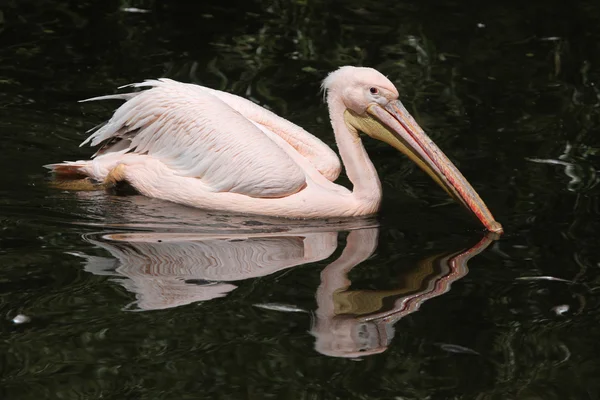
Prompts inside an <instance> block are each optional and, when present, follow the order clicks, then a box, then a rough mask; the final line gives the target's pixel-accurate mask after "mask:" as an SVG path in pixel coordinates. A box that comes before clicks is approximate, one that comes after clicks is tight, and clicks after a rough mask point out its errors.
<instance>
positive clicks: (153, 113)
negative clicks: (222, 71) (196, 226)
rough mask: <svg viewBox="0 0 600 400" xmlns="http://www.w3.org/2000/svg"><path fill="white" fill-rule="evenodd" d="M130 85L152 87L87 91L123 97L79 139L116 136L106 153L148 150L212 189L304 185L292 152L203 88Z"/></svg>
mask: <svg viewBox="0 0 600 400" xmlns="http://www.w3.org/2000/svg"><path fill="white" fill-rule="evenodd" d="M133 86H135V87H142V86H149V87H151V89H149V90H144V91H141V92H137V93H127V94H124V95H115V96H103V97H98V98H94V99H90V100H100V99H114V98H118V99H125V100H127V101H126V102H125V104H123V105H122V106H121V107H119V108H118V109H117V110H116V111H115V113H114V115H113V116H112V118H111V119H110V120H109V121H108V122H107V123H106V125H104V126H102V127H100V128H99V129H98V130H97V131H96V132H94V133H93V134H92V135H91V136H90V137H89V138H88V139H87V140H86V141H85V142H83V143H82V145H84V144H86V143H88V142H89V141H91V144H92V146H95V145H97V144H99V143H101V142H104V141H107V140H108V141H109V143H110V140H111V139H112V140H116V139H121V140H120V141H117V143H115V144H112V145H111V146H110V153H112V154H114V152H115V151H119V152H122V153H137V154H144V155H148V156H150V157H152V158H155V159H158V160H160V161H161V162H163V163H164V164H165V165H167V166H168V167H170V168H171V169H173V170H175V171H176V172H177V173H178V174H179V175H181V176H187V177H194V178H199V179H200V180H201V181H202V183H203V184H205V185H206V186H207V187H208V188H209V190H213V191H218V192H234V193H240V194H245V195H247V196H252V197H282V196H287V195H289V194H292V193H296V192H297V191H299V190H300V189H302V187H304V185H305V180H306V176H305V173H304V171H303V170H302V169H301V168H300V167H299V166H298V165H297V164H296V163H295V162H294V161H293V160H292V159H291V157H290V156H288V154H287V153H286V152H285V151H284V150H283V149H282V148H281V147H279V146H278V145H277V144H276V143H275V142H273V141H272V140H271V139H269V137H268V136H266V135H265V134H264V133H263V132H262V131H261V130H260V129H259V128H257V127H256V126H255V125H254V123H253V122H252V121H249V120H248V119H247V118H246V117H244V116H242V115H241V114H240V113H239V112H237V111H236V110H234V109H233V108H232V107H230V106H229V105H228V104H226V103H225V102H223V101H222V100H220V99H219V98H217V97H216V96H214V95H213V94H211V93H210V92H208V91H207V90H206V89H204V88H202V87H200V86H197V85H190V84H184V83H179V82H175V81H172V80H168V79H161V80H153V81H147V82H144V83H140V84H135V85H133ZM102 156H103V154H102V152H99V154H98V156H97V158H100V157H102Z"/></svg>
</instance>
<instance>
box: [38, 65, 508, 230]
mask: <svg viewBox="0 0 600 400" xmlns="http://www.w3.org/2000/svg"><path fill="white" fill-rule="evenodd" d="M131 86H133V87H136V88H139V87H150V89H149V90H144V91H140V92H134V93H125V94H117V95H109V96H102V97H96V98H93V99H89V100H104V99H121V100H126V102H125V103H124V104H123V105H122V106H121V107H119V108H118V109H117V110H116V111H115V113H114V114H113V116H112V118H111V119H110V120H109V121H108V122H107V123H106V124H105V125H104V126H102V127H100V128H99V129H98V130H97V131H96V132H94V133H93V134H92V135H91V136H90V137H89V138H88V139H87V140H85V141H84V142H83V143H82V145H84V144H86V143H88V142H90V141H91V144H92V146H95V145H98V144H100V143H103V142H104V146H103V147H102V148H101V149H100V150H99V151H98V152H97V153H96V154H95V155H94V156H93V157H92V159H91V160H85V161H75V162H64V163H60V164H51V165H48V166H47V167H48V168H50V169H52V170H53V171H54V172H55V173H56V175H57V176H58V177H60V176H63V177H87V178H88V179H91V180H93V181H96V182H100V183H104V184H107V185H108V184H115V183H117V182H126V183H128V184H129V185H131V186H132V187H133V188H134V189H136V190H137V191H138V192H140V193H141V194H144V195H146V196H150V197H156V198H159V199H163V200H168V201H172V202H176V203H181V204H186V205H189V206H193V207H199V208H204V209H213V210H221V211H229V212H237V213H245V214H261V215H272V216H280V217H287V218H326V217H348V216H358V215H369V214H374V213H376V212H377V210H378V209H379V205H380V202H381V183H380V181H379V178H378V176H377V171H376V170H375V168H374V166H373V163H372V162H371V160H370V159H369V156H368V155H367V153H366V151H365V148H364V147H363V144H362V141H361V139H360V137H359V132H363V133H365V134H367V135H368V136H370V137H372V138H375V139H379V140H382V141H384V142H386V143H388V144H390V145H391V146H393V147H395V148H396V149H398V150H400V151H402V152H403V153H405V154H406V155H407V156H408V157H410V158H411V159H412V160H413V161H414V162H416V163H417V164H418V165H419V166H420V167H421V168H422V169H423V170H425V172H427V173H428V174H429V175H430V176H431V177H432V178H433V179H434V180H435V181H436V182H437V183H438V184H439V185H440V186H442V188H444V190H446V192H448V194H450V196H452V197H453V198H454V199H455V200H457V201H458V202H459V203H461V204H463V205H464V206H465V207H466V208H467V209H469V210H470V211H471V212H472V213H473V214H474V215H475V216H476V217H477V218H479V220H480V221H481V222H482V223H483V225H484V226H485V227H486V228H487V229H488V230H490V231H493V232H502V226H501V225H500V224H499V223H498V222H496V221H495V220H494V217H493V216H492V214H491V213H490V211H489V210H488V209H487V207H486V205H485V203H484V202H483V201H482V200H481V198H480V197H479V195H478V194H477V193H476V192H475V190H474V189H473V188H472V187H471V185H470V184H469V183H468V182H467V180H466V179H465V178H464V177H463V176H462V174H461V173H460V172H459V171H458V169H456V167H455V166H454V165H453V164H452V162H451V161H450V160H449V159H448V158H447V157H446V156H445V155H444V153H443V152H442V151H441V150H440V149H439V148H438V147H437V146H436V145H435V144H434V143H433V142H432V141H431V139H429V137H428V136H427V135H426V134H425V133H424V132H423V130H422V129H421V128H420V127H419V125H418V124H417V123H416V122H415V120H414V119H413V118H412V117H411V115H410V114H409V113H408V112H407V111H406V109H405V108H404V106H403V105H402V103H401V102H400V101H399V100H398V91H397V89H396V87H395V86H394V85H393V84H392V82H390V81H389V79H387V78H386V77H385V76H383V75H382V74H381V73H379V72H378V71H376V70H374V69H372V68H359V67H350V66H346V67H341V68H339V69H338V70H336V71H334V72H332V73H330V74H329V75H328V76H327V78H325V80H324V81H323V90H325V93H326V96H327V104H328V106H329V115H330V118H331V125H332V126H333V132H334V135H335V140H336V143H337V146H338V149H339V152H340V156H341V158H342V162H343V164H344V167H345V168H346V173H347V175H348V178H349V179H350V181H351V182H352V185H353V190H352V191H350V190H348V189H346V188H345V187H343V186H340V185H337V184H335V183H334V181H335V180H336V178H337V177H338V175H339V174H340V171H341V165H340V161H339V159H338V157H337V156H336V154H335V153H334V152H333V151H332V150H331V149H330V148H329V147H328V146H327V145H325V144H324V143H323V142H322V141H321V140H319V139H318V138H316V137H315V136H313V135H311V134H310V133H308V132H307V131H305V130H304V129H302V128H300V127H299V126H297V125H295V124H293V123H291V122H289V121H286V120H285V119H283V118H281V117H279V116H277V115H275V114H274V113H272V112H270V111H268V110H266V109H264V108H262V107H260V106H258V105H256V104H254V103H252V102H251V101H248V100H246V99H244V98H241V97H238V96H235V95H232V94H229V93H225V92H221V91H218V90H213V89H209V88H206V87H202V86H198V85H192V84H185V83H180V82H175V81H173V80H170V79H159V80H150V81H146V82H143V83H137V84H133V85H131Z"/></svg>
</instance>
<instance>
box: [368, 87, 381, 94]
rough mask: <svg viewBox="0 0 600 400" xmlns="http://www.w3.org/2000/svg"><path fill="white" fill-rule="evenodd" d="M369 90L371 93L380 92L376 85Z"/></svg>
mask: <svg viewBox="0 0 600 400" xmlns="http://www.w3.org/2000/svg"><path fill="white" fill-rule="evenodd" d="M369 92H371V94H377V93H379V90H377V88H375V87H372V88H370V89H369Z"/></svg>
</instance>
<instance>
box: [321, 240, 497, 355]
mask: <svg viewBox="0 0 600 400" xmlns="http://www.w3.org/2000/svg"><path fill="white" fill-rule="evenodd" d="M378 233H379V230H378V229H376V228H375V229H363V230H356V231H352V232H350V233H349V234H348V238H347V243H346V247H345V249H344V251H343V252H342V255H341V256H340V257H339V258H338V259H337V260H335V261H334V262H332V263H331V264H329V265H328V266H327V267H325V268H324V269H323V271H322V272H321V284H320V286H319V288H318V289H317V294H316V299H317V304H318V309H317V312H316V319H315V322H314V325H313V329H312V331H311V333H312V334H313V336H315V338H316V341H315V349H316V350H317V351H318V352H319V353H321V354H325V355H328V356H333V357H349V358H352V357H360V356H365V355H371V354H377V353H382V352H384V351H385V350H386V349H387V347H388V346H389V344H390V342H391V340H392V339H393V337H394V324H395V323H396V322H398V321H399V320H400V319H402V318H404V317H405V316H406V315H408V314H411V313H413V312H415V311H416V310H418V309H419V307H420V306H421V304H423V302H425V301H426V300H429V299H431V298H433V297H437V296H439V295H441V294H444V293H446V292H447V291H448V290H450V285H451V284H452V282H454V281H456V280H458V279H460V278H462V277H463V276H465V275H466V274H467V273H468V269H467V262H468V261H469V260H470V259H471V258H472V257H474V256H476V255H477V254H479V253H481V252H482V251H483V250H485V248H487V247H488V246H489V244H490V243H491V242H492V241H493V240H494V237H493V236H484V237H483V238H482V239H481V240H480V241H479V242H478V243H477V244H475V245H474V246H473V247H471V248H468V249H465V250H463V251H460V252H457V253H451V254H444V255H440V256H435V257H430V258H427V259H424V260H422V261H421V262H419V263H418V264H417V265H416V266H415V268H413V269H410V270H407V271H404V273H403V276H402V284H401V285H400V286H399V287H397V288H396V289H393V290H379V291H370V290H354V291H353V290H349V287H350V284H351V282H350V281H349V280H348V273H349V272H350V270H351V269H352V268H354V267H355V266H356V265H358V264H360V263H361V262H363V261H364V260H366V259H367V258H368V257H370V256H371V254H373V252H374V251H375V249H376V248H377V237H378Z"/></svg>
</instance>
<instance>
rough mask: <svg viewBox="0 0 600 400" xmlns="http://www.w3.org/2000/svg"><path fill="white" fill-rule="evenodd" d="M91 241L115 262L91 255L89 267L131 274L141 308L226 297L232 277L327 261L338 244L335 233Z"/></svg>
mask: <svg viewBox="0 0 600 400" xmlns="http://www.w3.org/2000/svg"><path fill="white" fill-rule="evenodd" d="M88 240H89V241H90V242H91V243H94V244H95V245H97V246H100V247H102V248H104V249H106V250H108V251H109V252H110V253H111V254H112V256H113V257H114V258H116V260H117V261H116V265H115V262H114V260H112V261H107V259H103V258H100V257H88V263H87V265H86V267H85V269H86V271H88V272H92V273H95V274H111V275H118V276H120V277H124V278H128V279H126V280H121V281H120V283H121V284H122V285H123V286H124V287H125V288H126V289H127V290H130V291H132V292H134V293H136V297H137V306H138V307H139V308H141V309H143V310H155V309H164V308H170V307H177V306H181V305H185V304H190V303H193V302H197V301H203V300H210V299H214V298H217V297H222V296H225V295H226V294H227V293H229V292H231V291H232V290H234V289H235V288H236V286H235V285H232V284H230V283H227V282H230V281H238V280H243V279H249V278H256V277H260V276H266V275H269V274H272V273H275V272H277V271H281V270H283V269H286V268H291V267H294V266H296V265H301V264H306V263H310V262H315V261H319V260H323V259H325V258H327V257H329V256H330V255H331V254H332V253H333V251H334V250H335V249H336V247H337V232H319V233H305V234H302V235H300V234H298V233H294V234H285V233H275V234H266V233H260V234H251V233H248V234H238V235H235V234H228V235H227V236H217V235H207V234H200V233H195V234H180V233H167V232H165V233H158V232H151V233H142V232H140V233H135V232H134V233H113V234H107V235H103V236H102V237H101V238H98V239H91V238H89V239H88Z"/></svg>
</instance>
